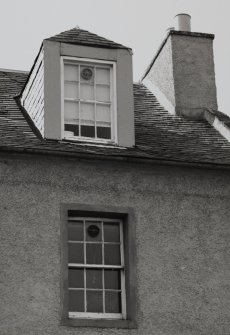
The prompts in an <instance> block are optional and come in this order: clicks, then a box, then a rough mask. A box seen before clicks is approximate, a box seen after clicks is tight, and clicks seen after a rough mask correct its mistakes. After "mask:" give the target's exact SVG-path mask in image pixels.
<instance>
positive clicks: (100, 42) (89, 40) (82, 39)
mask: <svg viewBox="0 0 230 335" xmlns="http://www.w3.org/2000/svg"><path fill="white" fill-rule="evenodd" d="M46 40H48V41H54V42H60V43H67V44H74V45H85V46H93V47H99V48H109V49H130V50H131V48H129V47H126V46H124V45H122V44H119V43H116V42H113V41H111V40H108V39H106V38H104V37H101V36H98V35H96V34H93V33H91V32H89V31H87V30H83V29H80V28H73V29H70V30H67V31H63V32H62V33H60V34H58V35H54V36H52V37H49V38H47V39H46Z"/></svg>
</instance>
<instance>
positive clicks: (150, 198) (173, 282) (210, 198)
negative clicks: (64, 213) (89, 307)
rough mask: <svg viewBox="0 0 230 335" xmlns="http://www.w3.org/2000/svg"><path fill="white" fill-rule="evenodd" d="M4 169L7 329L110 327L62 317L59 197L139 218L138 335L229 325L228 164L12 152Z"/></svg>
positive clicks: (194, 333)
mask: <svg viewBox="0 0 230 335" xmlns="http://www.w3.org/2000/svg"><path fill="white" fill-rule="evenodd" d="M0 171H1V184H0V194H1V201H0V206H1V233H0V239H1V243H0V258H1V293H0V295H1V313H0V318H1V319H2V321H1V322H0V334H1V335H16V334H23V335H31V334H36V335H53V334H55V335H67V334H68V335H73V334H85V335H94V334H99V333H100V334H104V335H105V334H108V329H94V328H90V329H87V328H71V327H70V328H67V327H64V326H60V315H61V311H60V272H61V269H60V238H61V237H60V203H63V202H64V203H68V202H70V203H74V202H76V203H82V204H100V205H103V204H104V205H107V206H110V205H112V206H128V207H132V208H133V209H134V211H135V216H136V218H137V226H136V244H137V324H138V328H137V329H133V330H124V329H123V330H119V329H112V330H109V333H110V334H119V335H121V334H129V335H150V334H156V335H172V334H173V335H174V334H176V335H198V334H199V335H201V334H202V335H227V334H229V329H230V316H229V310H230V293H229V292H230V283H229V273H230V267H229V256H230V255H229V235H230V228H229V217H230V206H229V197H230V176H229V173H228V172H224V171H214V170H202V169H200V170H199V169H191V168H182V167H181V168H179V167H169V166H168V167H166V166H165V167H164V166H157V165H156V166H154V165H149V166H148V165H141V164H137V165H135V164H132V165H131V164H128V163H114V162H103V161H101V162H96V161H80V160H79V161H78V160H71V159H64V158H63V159H61V158H41V157H40V158H39V157H36V158H35V157H33V158H32V159H31V158H29V157H17V156H16V157H14V158H11V156H6V157H5V158H3V157H2V158H1V160H0Z"/></svg>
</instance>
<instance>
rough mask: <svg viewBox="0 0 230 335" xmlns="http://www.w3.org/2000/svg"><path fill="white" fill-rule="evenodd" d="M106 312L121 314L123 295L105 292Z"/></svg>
mask: <svg viewBox="0 0 230 335" xmlns="http://www.w3.org/2000/svg"><path fill="white" fill-rule="evenodd" d="M105 312H106V313H121V294H120V292H108V291H107V292H105Z"/></svg>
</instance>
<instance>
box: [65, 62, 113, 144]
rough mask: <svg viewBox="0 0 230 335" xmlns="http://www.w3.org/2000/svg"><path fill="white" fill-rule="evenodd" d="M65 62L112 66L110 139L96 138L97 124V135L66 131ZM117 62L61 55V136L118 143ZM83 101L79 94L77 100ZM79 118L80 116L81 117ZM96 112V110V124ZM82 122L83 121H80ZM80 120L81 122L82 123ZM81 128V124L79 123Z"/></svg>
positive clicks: (81, 140)
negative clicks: (76, 133)
mask: <svg viewBox="0 0 230 335" xmlns="http://www.w3.org/2000/svg"><path fill="white" fill-rule="evenodd" d="M65 64H71V65H73V66H74V65H75V66H89V67H90V66H91V67H94V68H95V67H96V66H97V64H98V66H103V65H104V66H105V68H106V67H107V68H110V83H109V87H110V122H111V123H110V125H111V138H110V139H104V138H96V136H97V135H96V126H95V137H86V136H71V135H67V132H66V131H65V108H64V103H65V94H64V92H65V86H64V85H65V77H64V66H65ZM79 83H80V71H79ZM116 84H117V83H116V62H114V61H107V60H100V59H93V58H83V57H70V56H61V137H62V139H64V140H69V141H80V142H91V143H92V142H93V143H98V144H114V145H117V144H118V132H117V85H116ZM95 87H96V84H95V83H94V90H95ZM77 101H78V102H79V103H81V102H82V101H84V100H81V97H80V96H79V97H78V99H76V102H77ZM91 103H92V104H93V103H94V106H96V105H97V104H100V101H97V100H96V99H94V101H92V102H91ZM94 110H95V111H96V107H94ZM79 120H81V119H80V117H79ZM96 121H97V119H96V112H95V125H96ZM80 122H81V121H80ZM80 122H79V123H80ZM79 129H80V125H79Z"/></svg>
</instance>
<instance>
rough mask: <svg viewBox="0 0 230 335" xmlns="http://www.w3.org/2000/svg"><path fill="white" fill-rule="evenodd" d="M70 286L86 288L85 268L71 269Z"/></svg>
mask: <svg viewBox="0 0 230 335" xmlns="http://www.w3.org/2000/svg"><path fill="white" fill-rule="evenodd" d="M69 287H77V288H84V270H83V269H69Z"/></svg>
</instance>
